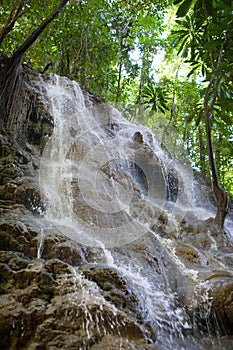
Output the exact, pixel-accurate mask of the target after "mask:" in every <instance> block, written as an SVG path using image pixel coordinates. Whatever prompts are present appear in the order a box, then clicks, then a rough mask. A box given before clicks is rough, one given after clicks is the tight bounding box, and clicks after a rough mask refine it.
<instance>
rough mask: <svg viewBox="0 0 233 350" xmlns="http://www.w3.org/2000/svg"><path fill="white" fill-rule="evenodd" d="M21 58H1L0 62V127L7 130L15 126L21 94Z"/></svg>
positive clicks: (9, 130) (13, 128)
mask: <svg viewBox="0 0 233 350" xmlns="http://www.w3.org/2000/svg"><path fill="white" fill-rule="evenodd" d="M20 72H21V60H14V59H12V58H5V57H4V58H2V59H1V63H0V118H1V127H2V129H3V130H5V131H8V132H14V130H15V129H16V128H17V114H18V113H17V112H18V108H17V107H18V103H19V101H20V96H22V78H21V74H20Z"/></svg>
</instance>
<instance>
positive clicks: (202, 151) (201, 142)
mask: <svg viewBox="0 0 233 350" xmlns="http://www.w3.org/2000/svg"><path fill="white" fill-rule="evenodd" d="M198 141H199V156H200V172H201V174H202V175H203V176H206V167H205V145H204V140H203V130H202V123H201V122H200V123H199V124H198Z"/></svg>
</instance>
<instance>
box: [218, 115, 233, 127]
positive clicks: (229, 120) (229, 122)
mask: <svg viewBox="0 0 233 350" xmlns="http://www.w3.org/2000/svg"><path fill="white" fill-rule="evenodd" d="M219 116H220V118H221V119H222V120H223V121H224V122H225V123H226V124H227V125H232V122H233V121H232V118H231V117H230V116H229V114H225V113H222V114H220V115H219Z"/></svg>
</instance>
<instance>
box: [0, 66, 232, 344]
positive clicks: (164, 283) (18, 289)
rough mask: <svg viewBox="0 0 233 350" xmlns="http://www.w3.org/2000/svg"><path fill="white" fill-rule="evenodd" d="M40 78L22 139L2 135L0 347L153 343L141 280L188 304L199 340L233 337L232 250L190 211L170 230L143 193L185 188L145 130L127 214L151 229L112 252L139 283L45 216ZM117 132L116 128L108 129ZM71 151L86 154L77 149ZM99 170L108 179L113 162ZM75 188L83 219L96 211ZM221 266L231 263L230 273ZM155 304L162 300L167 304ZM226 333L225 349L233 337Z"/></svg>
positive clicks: (136, 140) (137, 146) (45, 110)
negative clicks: (90, 210) (156, 152)
mask: <svg viewBox="0 0 233 350" xmlns="http://www.w3.org/2000/svg"><path fill="white" fill-rule="evenodd" d="M31 74H32V75H31ZM37 79H38V76H37V75H36V74H34V73H30V72H29V71H26V72H25V84H26V90H27V94H26V97H25V99H26V101H27V102H25V104H24V105H23V106H22V111H21V117H22V123H20V125H21V127H20V128H19V130H18V131H17V133H16V135H15V136H14V137H13V136H12V133H9V134H8V133H6V132H1V133H0V214H1V221H0V348H1V349H4V350H8V349H9V350H10V349H11V350H12V349H21V350H39V349H41V350H42V349H48V350H56V349H62V350H65V349H67V350H72V349H74V350H77V349H80V350H81V349H85V350H87V349H92V350H99V349H101V350H103V349H106V350H109V349H116V350H118V349H125V350H126V349H127V350H128V349H132V350H137V349H138V350H142V349H145V350H147V349H148V350H150V349H155V348H156V345H155V344H156V338H157V337H159V334H157V331H156V329H155V328H156V327H155V322H154V323H153V322H150V320H149V321H148V317H149V316H148V314H150V310H149V309H148V305H149V308H150V307H152V306H151V304H150V303H149V302H148V300H147V299H146V288H148V285H145V286H144V285H143V283H144V281H146V283H148V284H149V282H150V283H151V285H149V287H150V286H152V287H153V288H152V287H151V289H149V292H150V293H151V294H152V295H153V293H155V292H156V291H157V289H156V288H157V287H159V288H160V289H162V291H164V290H168V295H169V294H171V293H173V292H174V293H176V295H177V300H176V303H177V304H175V309H176V308H177V307H181V308H183V309H185V310H188V314H189V315H190V320H193V319H194V320H195V325H194V326H193V330H191V331H190V333H191V332H192V331H193V333H194V334H195V335H196V334H199V333H198V332H199V330H200V329H201V337H202V336H203V334H204V335H207V334H208V332H209V331H211V332H212V334H213V336H216V332H220V333H221V334H223V335H225V336H226V335H228V334H232V329H233V284H232V279H233V276H232V269H233V257H232V246H231V244H230V242H229V240H227V239H226V236H224V235H222V234H221V233H219V234H218V233H217V231H216V229H215V228H214V227H213V226H212V222H211V220H209V221H205V222H203V221H201V220H198V219H197V218H196V217H195V215H193V214H192V213H188V214H187V215H186V217H184V218H183V220H180V219H179V217H178V215H179V213H178V214H177V218H176V219H177V222H179V231H176V229H175V228H174V230H173V229H170V230H169V231H168V230H167V229H166V228H167V223H168V222H169V220H170V218H169V215H170V212H169V210H168V211H167V210H166V208H164V207H163V208H160V207H159V206H157V205H155V204H152V203H150V202H149V201H148V200H146V199H144V198H141V199H140V195H141V193H143V194H145V195H146V194H148V192H151V193H156V194H158V196H159V198H164V199H166V198H167V199H169V200H171V201H172V200H174V202H175V200H176V195H177V194H176V190H177V186H178V185H179V183H178V182H179V181H178V180H179V179H178V177H177V174H175V173H172V172H170V177H169V179H168V180H169V181H170V182H171V184H172V185H174V189H173V192H169V193H170V197H169V198H168V194H167V191H166V190H167V189H166V188H165V187H166V186H164V177H163V174H162V172H161V164H160V162H159V160H158V159H157V158H156V157H155V156H154V155H153V152H152V149H151V148H150V147H149V146H148V145H146V144H145V142H144V140H143V136H142V134H141V133H140V132H138V133H136V134H135V135H134V137H133V140H131V141H129V143H130V147H131V150H132V155H131V163H130V166H131V165H132V169H131V170H132V174H134V176H135V178H136V181H135V183H134V184H133V186H132V193H133V196H132V201H133V204H134V205H133V208H132V209H131V213H130V214H131V215H132V216H133V217H134V218H136V219H138V220H139V221H140V222H141V223H144V224H148V226H147V227H148V231H149V232H147V235H146V232H145V237H143V238H142V239H139V240H138V241H136V242H134V243H131V244H128V245H127V246H126V247H121V248H116V249H115V250H114V249H112V251H111V253H112V254H113V255H114V254H115V257H116V261H117V262H118V263H119V264H123V263H125V266H126V267H127V268H128V270H127V271H126V272H127V273H128V274H130V273H131V272H130V268H132V266H133V267H134V265H137V266H136V267H137V268H138V270H136V269H135V271H136V272H135V271H134V272H135V278H136V277H137V278H138V280H136V282H135V283H134V281H133V282H132V280H131V282H130V278H126V275H127V273H126V275H124V273H123V272H122V271H121V272H120V270H118V269H117V268H116V267H114V266H112V265H111V264H110V265H109V264H108V261H107V257H106V255H105V254H104V251H103V249H100V248H94V247H93V248H90V247H87V246H85V245H82V244H79V243H77V242H74V241H72V240H71V239H69V238H68V237H66V236H64V235H63V234H62V233H61V232H60V231H59V229H58V228H57V227H55V226H54V225H52V223H51V222H46V219H45V218H44V217H43V214H44V212H45V210H46V207H45V204H44V203H45V201H44V198H43V196H42V194H41V192H40V189H39V184H38V173H39V167H40V157H41V154H42V152H43V148H44V145H45V143H46V142H47V139H48V138H49V136H50V135H51V133H52V131H53V118H52V116H51V113H50V110H49V106H48V103H47V101H46V99H45V98H43V94H41V91H40V89H38V84H34V83H33V82H35V81H36V80H37ZM86 94H87V93H86ZM86 99H87V100H88V101H87V102H88V103H87V104H88V105H90V104H91V103H93V101H94V103H95V102H96V103H99V102H100V101H99V100H98V99H95V98H94V97H93V96H90V94H89V95H88V94H87V96H86ZM13 125H14V123H13ZM117 128H118V126H117V125H113V124H112V125H110V129H111V130H110V129H109V130H107V132H108V133H109V134H111V132H112V133H113V132H115V131H116V130H117ZM13 129H14V130H16V128H15V126H14V128H13ZM20 138H21V140H19V139H20ZM74 146H75V145H74ZM71 151H73V153H74V155H75V156H77V159H82V157H83V155H82V154H81V151H80V148H79V147H77V150H75V151H74V150H72V149H71V150H70V152H71ZM115 166H116V174H114V176H115V179H117V181H118V182H119V183H120V184H121V185H122V188H123V189H126V188H127V186H128V183H129V182H130V177H129V176H128V177H126V176H125V177H124V178H123V177H122V173H120V167H119V165H118V164H115ZM111 167H112V164H111ZM102 171H103V172H104V173H105V174H106V176H107V177H108V175H109V173H110V166H109V164H108V163H106V164H104V165H103V167H102ZM143 171H144V172H143ZM149 174H150V175H149ZM154 178H157V180H158V182H157V184H155V183H154ZM158 183H159V184H160V185H161V186H158ZM171 184H170V185H171ZM139 185H140V186H139ZM160 187H161V191H160ZM170 187H171V186H170ZM164 189H165V190H164ZM73 191H74V193H75V195H76V200H77V209H76V210H77V215H80V216H81V218H86V216H88V215H89V214H90V213H88V212H87V210H86V207H85V206H84V205H83V203H82V202H81V201H80V200H79V198H78V197H79V196H80V190H79V187H78V183H74V184H73ZM85 215H86V216H85ZM103 218H105V217H104V215H103ZM105 219H106V220H107V219H109V218H105ZM126 219H127V218H126ZM115 220H116V222H117V221H118V216H117V215H116V217H115ZM114 224H115V223H114ZM149 227H150V228H151V229H149ZM155 237H157V238H155ZM223 266H226V267H227V268H225V270H224V271H223ZM132 269H133V268H132ZM142 270H144V271H145V272H144V279H143V281H142V280H141V279H140V278H142V275H140V274H139V273H138V275H137V276H136V274H137V272H138V271H142ZM132 274H133V273H131V275H130V277H131V278H132ZM127 276H128V275H127ZM193 276H194V277H193ZM151 281H152V282H151ZM200 286H201V287H200ZM158 295H159V294H158ZM149 296H150V297H151V295H149ZM158 299H159V297H158ZM152 300H153V298H152ZM154 302H155V303H157V302H158V304H159V303H160V300H155V301H154ZM207 302H208V303H207ZM156 305H157V304H156ZM206 305H207V306H208V310H207V309H206ZM146 307H147V308H146ZM173 311H174V310H173ZM169 313H170V309H166V312H164V314H163V315H162V320H165V323H164V324H163V323H162V326H160V328H159V332H162V331H164V330H163V328H164V329H165V332H166V328H167V327H168V326H167V325H168V322H167V317H168V315H169ZM153 316H154V315H152V316H150V317H152V318H153ZM155 316H157V315H155ZM154 318H155V319H156V317H154ZM166 322H167V323H166ZM191 322H192V321H190V324H191ZM206 324H208V327H209V326H210V327H209V328H208V327H207V326H206ZM163 325H164V326H163ZM219 325H221V326H220V327H219ZM219 329H220V330H219ZM216 330H217V331H216ZM166 336H167V337H169V336H171V333H169V331H168V332H167V333H166ZM182 336H183V334H182ZM179 337H180V334H179ZM224 339H225V340H224V342H225V343H226V347H225V348H224V350H225V349H227V345H228V344H229V342H228V340H227V339H226V338H224ZM160 344H161V343H160ZM227 350H228V349H227Z"/></svg>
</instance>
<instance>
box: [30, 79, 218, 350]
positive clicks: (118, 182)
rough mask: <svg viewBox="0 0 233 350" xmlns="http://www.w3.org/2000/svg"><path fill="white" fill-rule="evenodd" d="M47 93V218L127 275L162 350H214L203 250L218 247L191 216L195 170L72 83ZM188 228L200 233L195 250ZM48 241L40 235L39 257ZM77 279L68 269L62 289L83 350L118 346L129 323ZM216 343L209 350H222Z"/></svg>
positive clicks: (53, 85) (43, 174)
mask: <svg viewBox="0 0 233 350" xmlns="http://www.w3.org/2000/svg"><path fill="white" fill-rule="evenodd" d="M41 86H42V88H43V90H44V91H45V92H46V95H47V99H48V101H49V104H50V111H49V112H50V114H51V115H52V117H53V119H54V132H53V134H52V136H51V138H50V139H49V140H48V142H47V144H46V146H45V149H44V152H43V156H42V159H41V166H40V186H41V189H42V191H43V193H44V196H45V198H46V213H45V219H46V220H47V221H49V222H51V223H52V225H55V227H56V228H57V230H58V232H60V233H61V234H63V235H65V236H66V237H68V238H70V239H71V240H73V241H75V242H77V243H79V244H80V245H83V246H85V247H91V248H94V249H100V250H101V249H102V251H103V254H104V258H105V262H104V263H103V264H104V267H107V268H108V269H111V271H114V272H116V274H117V275H119V276H122V278H123V279H124V281H126V284H127V286H129V289H130V290H131V291H132V294H133V295H134V296H135V298H136V299H137V300H138V301H139V302H138V310H139V311H140V313H141V319H140V322H141V326H142V327H147V326H148V328H149V329H150V331H149V332H151V333H150V334H151V338H150V341H151V342H153V343H154V344H155V345H156V348H157V349H158V350H165V349H166V350H167V349H172V350H174V349H177V350H178V349H179V350H180V349H183V350H192V349H193V350H196V349H198V350H207V349H209V348H208V346H209V344H210V339H211V337H212V330H211V329H210V328H208V319H209V314H210V312H211V310H212V297H211V295H210V294H209V289H208V287H207V283H205V279H206V278H207V277H208V276H209V274H210V273H211V270H210V267H209V266H208V256H207V254H205V252H204V249H203V246H204V244H206V245H208V247H209V249H210V251H212V250H217V248H218V242H217V240H216V241H215V239H214V238H213V237H210V238H208V237H207V238H206V237H205V238H203V234H202V231H201V229H200V227H201V228H202V227H204V226H201V223H200V220H198V218H196V216H195V215H194V211H195V203H194V201H193V191H194V187H193V174H192V170H191V169H190V168H189V167H187V166H185V165H181V164H180V163H179V162H178V161H176V160H174V159H172V158H171V157H169V156H168V155H167V153H166V152H165V151H164V149H162V148H161V147H160V145H159V143H158V142H157V141H156V139H155V138H154V136H153V135H152V133H151V131H150V130H149V129H148V128H146V127H144V126H139V125H135V124H132V123H130V122H128V121H127V120H125V119H123V118H122V116H121V114H120V113H119V112H118V111H117V110H116V109H114V108H112V107H110V106H108V105H106V104H96V105H95V104H91V103H90V101H89V102H88V103H87V101H86V100H87V98H86V99H85V98H84V95H83V92H82V90H81V88H80V87H79V85H78V84H77V83H76V82H73V81H70V80H69V79H66V78H61V77H58V76H56V75H52V76H51V77H50V78H49V79H48V78H47V80H45V79H43V78H42V77H41ZM196 213H197V212H196ZM189 221H190V222H192V223H194V224H195V225H196V236H194V237H191V239H192V240H193V241H194V248H193V247H192V246H191V244H192V242H191V243H190V242H189V239H190V236H191V230H190V228H189ZM181 225H182V230H181ZM190 225H191V224H190ZM183 237H184V238H183ZM44 239H45V235H44V232H43V231H41V234H40V236H39V240H38V250H37V258H41V255H42V251H43V245H44ZM212 262H213V264H215V267H216V268H220V267H221V268H223V267H224V264H223V263H222V262H221V263H220V262H219V261H218V260H217V259H216V261H214V259H212ZM91 263H92V264H93V266H94V267H95V266H96V265H97V263H96V262H95V259H94V258H93V261H92V262H91ZM221 264H222V265H221ZM102 267H103V266H101V268H102ZM80 271H81V270H79V268H78V267H77V268H72V271H71V274H70V275H69V276H67V278H68V281H63V282H61V283H64V284H66V283H69V284H72V283H73V292H72V293H70V294H69V295H67V298H71V299H72V302H73V303H74V305H75V307H77V306H78V309H79V312H80V315H82V318H83V322H82V324H83V329H82V334H83V337H84V338H85V339H83V341H82V344H81V345H80V346H81V347H80V349H89V347H90V344H91V341H92V340H91V339H93V337H94V334H95V333H96V332H97V333H99V334H100V335H101V336H104V335H105V334H108V333H109V332H113V330H114V332H115V334H117V335H118V336H119V337H122V334H123V333H124V332H123V330H122V329H123V328H124V326H125V322H126V321H125V318H124V317H123V313H121V312H119V310H118V309H117V308H115V306H114V305H113V304H112V303H110V302H107V301H106V299H104V297H103V295H101V292H100V290H99V287H97V285H96V284H95V283H94V282H91V281H88V280H87V279H86V278H84V276H83V275H82V272H80ZM93 305H94V306H93ZM106 309H107V312H105V315H106V314H107V315H108V316H107V318H106V319H103V317H105V316H103V314H104V312H103V310H105V311H106ZM139 311H138V312H139ZM69 312H71V311H70V310H67V317H68V314H69ZM80 315H79V316H80ZM205 320H206V324H205V325H203V322H204V323H205ZM134 321H135V320H134ZM136 321H137V322H139V321H138V320H136ZM151 330H153V331H151ZM153 332H154V333H156V337H155V336H154V335H153ZM203 335H205V340H203ZM215 338H216V335H215ZM215 338H214V340H213V341H212V343H211V344H212V346H213V347H212V348H213V349H214V350H220V348H219V342H218V340H215ZM190 344H192V345H190Z"/></svg>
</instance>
